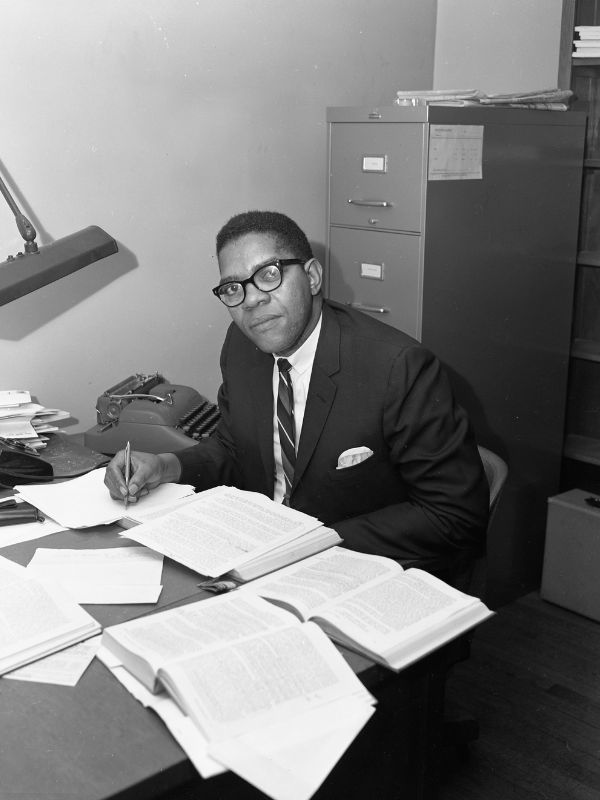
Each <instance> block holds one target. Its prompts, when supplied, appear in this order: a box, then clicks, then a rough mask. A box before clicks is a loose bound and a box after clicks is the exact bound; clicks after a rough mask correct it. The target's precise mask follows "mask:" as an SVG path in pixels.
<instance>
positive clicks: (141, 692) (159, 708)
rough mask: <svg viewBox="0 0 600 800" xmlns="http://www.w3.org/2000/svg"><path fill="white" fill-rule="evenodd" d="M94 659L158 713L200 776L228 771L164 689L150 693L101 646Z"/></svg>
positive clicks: (147, 706) (139, 699)
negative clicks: (215, 758) (211, 753)
mask: <svg viewBox="0 0 600 800" xmlns="http://www.w3.org/2000/svg"><path fill="white" fill-rule="evenodd" d="M97 658H98V660H99V661H101V662H102V663H103V664H104V666H105V667H107V668H108V669H109V670H110V671H111V672H112V674H113V675H114V677H115V678H116V679H117V680H118V681H119V683H121V684H122V685H123V686H124V687H125V688H126V689H127V690H128V691H129V692H130V693H131V694H132V695H133V696H134V697H135V699H136V700H137V701H138V702H139V703H141V704H142V705H143V706H144V707H146V708H151V709H153V710H154V711H155V712H156V713H157V714H158V716H159V717H160V718H161V719H162V721H163V722H164V723H165V725H166V726H167V728H168V729H169V730H170V731H171V735H172V736H173V738H174V739H175V741H176V742H177V743H178V744H179V746H180V747H181V748H182V749H183V750H184V751H185V753H186V755H187V757H188V758H189V759H190V761H191V762H192V764H193V765H194V767H195V768H196V769H197V770H198V772H199V773H200V775H201V776H202V777H203V778H211V777H212V776H213V775H220V774H221V773H222V772H226V771H227V770H226V768H225V767H224V766H223V765H222V764H219V763H218V762H217V761H215V760H214V758H211V757H210V756H209V755H208V741H207V739H206V737H205V736H203V734H202V732H201V731H200V730H198V728H197V727H196V726H195V725H194V723H193V722H192V721H191V719H190V718H189V717H188V716H186V715H185V714H184V713H183V711H182V710H181V709H180V708H179V706H178V705H177V703H176V702H175V701H174V700H173V699H172V698H171V697H170V696H169V695H168V694H166V693H165V692H161V693H160V694H152V692H150V691H149V690H148V689H146V687H145V686H144V685H143V684H142V683H140V681H138V680H136V678H134V677H133V675H132V674H131V673H130V672H127V670H126V669H125V667H123V666H122V664H121V662H120V661H119V659H118V658H117V657H116V656H115V655H114V654H113V653H111V652H110V651H109V650H107V649H106V648H105V647H100V649H99V650H98V652H97Z"/></svg>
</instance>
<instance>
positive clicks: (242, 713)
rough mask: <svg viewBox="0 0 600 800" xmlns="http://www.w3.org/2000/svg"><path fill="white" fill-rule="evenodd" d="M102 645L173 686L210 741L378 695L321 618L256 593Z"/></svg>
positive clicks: (142, 625)
mask: <svg viewBox="0 0 600 800" xmlns="http://www.w3.org/2000/svg"><path fill="white" fill-rule="evenodd" d="M102 647H103V648H105V649H106V650H107V651H108V652H109V653H111V654H113V655H114V656H116V657H117V659H118V661H119V662H120V663H121V664H122V665H123V667H125V669H126V670H127V671H128V672H130V673H131V674H132V675H133V676H134V677H135V678H137V680H138V681H140V682H141V683H142V684H143V685H144V686H145V687H146V688H147V689H149V690H150V691H152V692H154V693H156V692H159V691H161V690H162V689H166V690H167V691H168V693H169V694H170V695H171V697H173V698H174V700H175V701H176V703H177V705H178V706H179V707H180V708H181V709H182V710H183V711H184V712H185V713H186V714H187V715H188V716H189V717H190V718H191V719H192V720H193V721H194V723H195V724H196V725H197V726H198V728H199V729H200V730H201V731H202V732H203V733H204V735H205V736H206V737H207V738H208V740H209V741H220V740H223V739H228V738H231V737H236V736H239V735H243V734H245V733H249V732H251V731H252V730H254V729H257V728H262V727H266V726H268V725H273V724H278V723H281V722H283V721H286V720H292V719H293V717H294V716H295V715H297V714H302V713H305V712H307V711H309V710H310V709H311V708H316V707H321V706H326V705H327V704H328V703H332V702H334V701H337V700H338V699H340V698H352V697H357V698H359V699H361V700H367V702H369V703H372V702H374V701H373V698H372V697H371V696H370V694H369V693H368V692H367V691H366V690H365V688H364V687H363V685H362V684H361V682H360V681H359V680H358V678H357V677H356V675H355V674H354V672H353V671H352V669H351V668H350V667H349V666H348V664H347V663H346V662H345V661H344V659H343V658H342V656H341V655H340V653H339V652H338V651H337V650H336V648H335V647H334V646H333V644H332V643H331V642H330V641H329V640H328V638H327V637H326V636H325V634H324V633H323V632H322V631H321V630H320V629H319V628H318V627H317V626H316V625H313V624H312V623H301V622H300V621H299V620H298V619H297V618H296V617H295V616H293V615H291V614H289V613H288V612H287V611H283V610H282V609H279V608H277V607H276V606H274V605H272V604H271V603H268V602H266V601H265V600H263V599H262V598H260V597H258V596H256V595H253V594H250V593H249V594H242V593H241V592H232V593H231V594H228V595H221V596H219V597H212V598H210V599H208V600H200V601H197V602H195V603H189V604H187V605H184V606H180V607H178V608H172V609H168V610H166V611H161V612H158V613H157V614H151V615H149V616H146V617H140V618H138V619H134V620H130V621H128V622H123V623H120V624H119V625H113V626H111V627H108V628H105V629H104V632H103V634H102Z"/></svg>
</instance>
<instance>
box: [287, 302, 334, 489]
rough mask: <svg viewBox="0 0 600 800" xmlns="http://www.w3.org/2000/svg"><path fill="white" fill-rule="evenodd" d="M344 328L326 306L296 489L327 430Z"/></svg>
mask: <svg viewBox="0 0 600 800" xmlns="http://www.w3.org/2000/svg"><path fill="white" fill-rule="evenodd" d="M340 336H341V332H340V326H339V323H338V321H337V318H336V316H335V313H334V312H333V311H332V310H331V308H329V306H327V304H326V303H324V304H323V322H322V327H321V333H320V336H319V343H318V345H317V351H316V353H315V360H314V363H313V368H312V374H311V378H310V386H309V390H308V398H307V401H306V410H305V412H304V420H303V422H302V434H301V436H300V444H299V447H298V455H297V458H296V469H295V471H294V486H297V484H298V482H299V481H300V479H301V478H302V475H303V473H304V471H305V469H306V467H307V466H308V463H309V461H310V459H311V457H312V454H313V453H314V450H315V447H316V446H317V443H318V441H319V437H320V436H321V431H322V430H323V426H324V425H325V422H326V420H327V417H328V416H329V412H330V411H331V406H332V405H333V400H334V398H335V393H336V388H337V387H336V384H335V383H334V381H333V380H332V379H331V375H334V374H335V373H336V372H338V371H339V368H340Z"/></svg>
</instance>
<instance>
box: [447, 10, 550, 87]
mask: <svg viewBox="0 0 600 800" xmlns="http://www.w3.org/2000/svg"><path fill="white" fill-rule="evenodd" d="M562 6H563V0H438V13H437V33H436V40H435V61H434V72H433V87H434V89H480V90H481V91H483V92H487V93H497V92H527V91H530V90H538V89H553V88H556V87H557V86H558V61H559V43H560V26H561V18H562Z"/></svg>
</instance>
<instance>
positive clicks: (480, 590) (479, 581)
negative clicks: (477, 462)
mask: <svg viewBox="0 0 600 800" xmlns="http://www.w3.org/2000/svg"><path fill="white" fill-rule="evenodd" d="M477 449H478V450H479V457H480V458H481V461H482V463H483V469H484V470H485V477H486V478H487V482H488V486H489V490H490V506H489V508H490V513H489V517H488V524H487V531H488V532H489V530H490V527H491V525H492V520H493V518H494V514H495V511H496V508H497V506H498V500H499V498H500V493H501V492H502V488H503V486H504V484H505V483H506V478H507V475H508V466H507V465H506V462H505V461H504V460H503V459H502V458H500V456H499V455H496V453H493V452H492V451H491V450H488V449H487V448H486V447H482V446H481V445H478V446H477ZM486 564H487V561H486V555H485V548H484V551H483V553H482V554H481V556H480V557H479V558H477V559H475V561H474V562H473V564H472V571H471V575H470V576H469V578H468V581H467V584H466V586H465V588H464V591H465V592H466V593H467V594H472V595H475V596H476V597H480V598H482V599H484V595H485V585H486Z"/></svg>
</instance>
